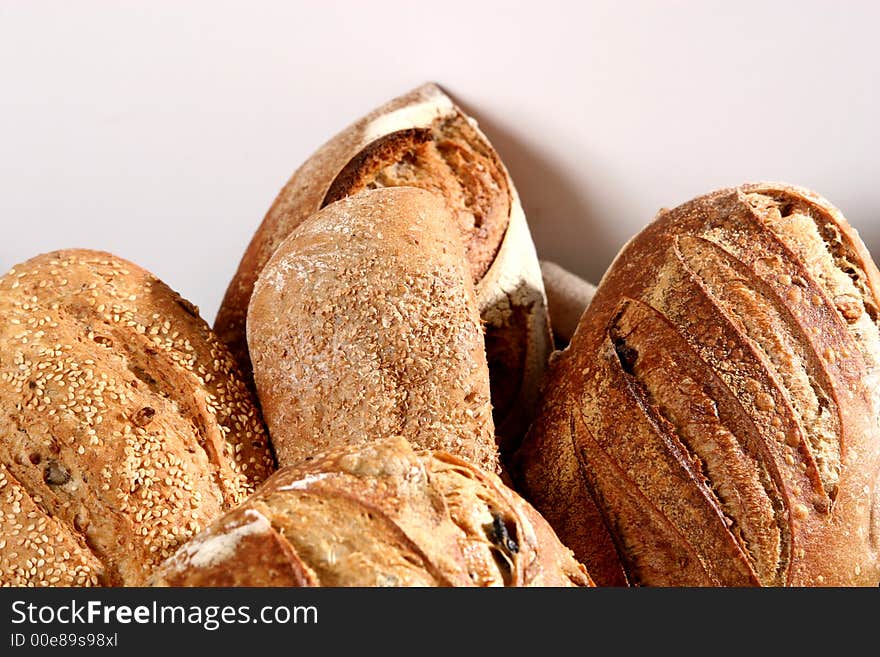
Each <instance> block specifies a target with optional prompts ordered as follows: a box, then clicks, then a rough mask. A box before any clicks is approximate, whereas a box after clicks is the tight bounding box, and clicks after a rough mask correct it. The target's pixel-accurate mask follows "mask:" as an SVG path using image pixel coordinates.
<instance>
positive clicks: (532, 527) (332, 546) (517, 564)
mask: <svg viewBox="0 0 880 657" xmlns="http://www.w3.org/2000/svg"><path fill="white" fill-rule="evenodd" d="M152 583H153V584H155V585H165V586H589V585H591V584H592V582H591V581H590V579H589V576H588V575H587V574H586V571H585V570H584V568H583V566H581V565H580V564H579V563H577V562H576V561H575V560H574V558H573V557H572V555H571V552H570V551H569V550H568V549H567V548H565V547H563V546H562V544H561V543H560V542H559V540H558V539H557V538H556V536H555V535H554V534H553V531H552V530H551V529H550V527H549V525H547V523H546V522H545V521H544V520H543V519H542V518H541V516H539V515H538V514H537V513H536V512H535V510H534V509H533V508H532V507H531V506H529V504H528V503H526V502H525V501H524V500H523V499H522V498H520V497H519V496H518V495H517V494H516V493H514V492H513V491H512V490H510V489H508V488H507V487H505V486H504V485H503V484H502V483H501V481H500V480H499V479H498V478H497V477H496V476H494V475H491V474H488V473H485V472H482V471H481V470H479V469H478V468H475V467H474V466H473V465H471V464H469V463H467V462H465V461H463V460H461V459H459V458H457V457H454V456H451V455H449V454H447V453H444V452H432V451H422V452H418V453H416V452H414V451H413V450H412V448H411V447H410V446H409V444H408V443H407V441H406V440H404V439H403V438H400V437H397V438H390V439H385V440H375V441H373V442H371V443H369V444H368V445H366V446H362V447H357V448H352V447H349V448H347V449H345V450H341V451H335V452H332V453H330V454H328V455H324V456H321V457H318V458H316V459H315V460H313V461H311V462H308V463H304V464H302V465H300V466H291V467H287V468H282V469H281V470H279V471H278V472H277V473H275V475H273V476H272V477H271V478H270V479H269V480H268V481H267V482H266V484H265V485H264V486H262V487H261V488H260V489H259V491H258V492H257V493H256V494H255V495H254V496H253V497H251V498H250V499H249V500H248V501H247V502H246V503H245V504H243V505H242V506H240V507H238V508H237V509H235V510H234V511H232V512H230V513H228V514H227V515H226V516H224V517H223V518H221V519H219V520H217V521H216V522H215V523H214V524H212V525H211V526H210V527H209V528H208V529H207V530H205V531H204V532H202V533H201V534H200V535H199V536H197V537H195V538H194V539H193V540H192V541H190V542H189V543H187V544H186V545H184V546H183V547H181V548H180V549H179V550H178V552H177V553H176V554H175V555H174V556H172V557H171V558H169V559H168V560H167V561H166V562H165V563H164V564H163V565H162V566H161V567H160V568H159V569H157V570H156V571H155V573H154V577H153V582H152Z"/></svg>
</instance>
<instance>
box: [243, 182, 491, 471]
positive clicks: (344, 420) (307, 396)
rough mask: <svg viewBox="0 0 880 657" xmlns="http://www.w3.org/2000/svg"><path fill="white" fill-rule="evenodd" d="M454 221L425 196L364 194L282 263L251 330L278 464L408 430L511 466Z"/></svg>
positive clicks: (309, 224)
mask: <svg viewBox="0 0 880 657" xmlns="http://www.w3.org/2000/svg"><path fill="white" fill-rule="evenodd" d="M452 221H453V218H452V216H451V214H450V212H449V210H448V208H447V206H446V204H445V203H444V202H443V200H442V199H441V198H440V197H438V196H436V195H434V194H432V193H430V192H427V191H425V190H423V189H417V188H415V187H391V188H385V189H376V190H369V191H364V192H361V193H359V194H356V195H354V196H350V197H347V198H344V199H341V200H339V201H337V202H335V203H332V204H330V205H328V206H327V207H326V208H324V209H323V210H321V211H320V212H318V213H317V214H315V215H313V216H312V217H310V218H309V219H307V220H306V221H305V222H303V223H302V224H301V225H300V226H299V227H298V228H297V230H296V232H294V233H293V234H292V235H291V236H290V237H288V238H287V240H285V241H284V242H283V243H282V244H281V245H280V246H279V247H278V249H277V250H276V251H275V254H274V255H273V256H272V258H270V260H269V262H268V263H267V264H266V266H265V267H264V268H263V271H262V273H261V274H260V278H259V280H258V281H257V283H256V285H255V286H254V292H253V296H252V297H251V303H250V311H249V313H248V320H247V325H248V342H249V346H250V354H251V357H252V359H253V366H254V380H255V382H256V386H257V391H258V393H259V398H260V403H261V405H262V408H263V413H264V416H265V418H266V422H267V424H268V427H269V432H270V435H271V436H272V444H273V446H274V448H275V451H276V453H277V455H278V462H279V464H281V465H295V464H297V463H300V462H302V461H303V460H304V459H306V458H309V457H311V456H314V455H315V454H317V453H319V452H324V451H326V450H328V449H333V448H337V447H341V446H343V445H347V444H358V443H362V442H364V441H366V440H369V439H370V436H376V435H379V436H389V435H395V434H399V435H402V436H404V437H406V438H407V439H409V440H411V441H413V444H414V445H416V446H418V447H421V448H426V449H442V450H445V451H448V452H450V453H453V454H456V455H458V456H461V457H462V458H465V459H468V460H470V461H471V462H473V463H475V464H477V465H479V466H481V467H483V468H486V469H489V470H496V469H497V468H498V450H497V447H496V444H495V436H494V432H493V424H492V411H491V405H490V399H489V372H488V369H487V365H486V354H485V348H484V343H483V331H482V327H481V325H480V314H479V310H478V308H477V300H476V297H475V295H474V286H473V284H472V283H471V278H470V274H469V271H468V268H467V261H466V259H465V255H464V251H463V249H462V247H461V242H460V240H459V239H458V238H457V236H456V235H455V232H454V228H453V226H454V224H453V223H452Z"/></svg>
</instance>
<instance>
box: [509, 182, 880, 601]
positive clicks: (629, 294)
mask: <svg viewBox="0 0 880 657" xmlns="http://www.w3.org/2000/svg"><path fill="white" fill-rule="evenodd" d="M878 283H880V280H878V273H877V269H876V267H875V265H874V263H873V262H872V261H871V258H870V257H869V255H868V253H867V252H866V250H865V248H864V246H863V245H862V243H861V241H860V240H859V238H858V235H857V233H856V232H855V231H854V230H853V229H852V228H850V227H849V225H848V224H847V222H846V220H845V219H844V218H843V216H842V215H841V214H840V212H839V211H838V210H836V209H835V208H834V207H832V206H831V205H830V204H829V203H828V202H827V201H825V200H823V199H821V198H820V197H818V196H816V195H815V194H813V193H811V192H808V191H805V190H803V189H799V188H795V187H790V186H786V185H781V184H770V183H767V184H753V185H744V186H741V187H738V188H735V189H727V190H722V191H719V192H715V193H713V194H709V195H707V196H704V197H700V198H698V199H695V200H693V201H691V202H689V203H686V204H684V205H682V206H680V207H678V208H676V209H674V210H671V211H663V212H661V213H660V214H659V215H658V217H657V218H656V219H655V221H654V222H653V223H651V224H650V225H649V226H648V227H647V228H645V229H644V230H643V231H642V232H641V233H640V234H639V235H638V236H636V237H635V238H634V239H633V240H632V241H631V242H630V243H629V244H627V245H626V247H624V249H623V250H622V252H621V253H620V254H619V255H618V256H617V258H616V259H615V261H614V263H613V265H612V266H611V268H610V270H609V271H608V272H607V273H606V275H605V276H604V278H603V279H602V282H601V284H600V285H599V289H598V291H597V293H596V296H595V298H594V299H593V301H592V303H591V304H590V306H589V308H588V309H587V311H586V313H585V314H584V316H583V318H582V319H581V322H580V325H579V326H578V329H577V331H576V333H575V335H574V337H573V339H572V342H571V345H570V347H569V348H568V349H567V350H566V351H565V352H563V353H562V354H561V355H560V356H559V358H557V359H556V360H555V362H554V364H553V366H552V368H551V369H552V373H551V374H550V377H549V382H548V385H547V390H546V398H545V402H544V404H543V408H542V409H541V412H540V414H539V416H538V418H537V419H536V421H535V423H534V425H533V428H532V431H531V433H530V435H529V437H528V439H527V440H526V442H525V443H524V446H523V448H522V450H521V451H520V452H519V454H518V457H517V467H518V471H519V473H520V481H521V482H522V484H523V487H524V489H525V491H526V495H527V497H528V498H529V499H530V500H532V502H533V503H534V504H535V505H536V507H537V508H538V509H539V510H540V511H542V512H543V513H544V514H545V516H546V517H547V519H548V520H549V521H550V523H551V525H553V526H554V528H555V529H556V531H557V533H558V534H559V536H560V538H561V539H562V540H563V542H565V543H566V544H567V545H568V546H570V547H571V548H572V549H573V550H574V551H575V555H576V556H577V557H578V558H579V559H581V560H582V561H583V562H584V563H585V564H586V566H587V568H588V569H589V570H590V572H591V574H592V575H593V577H594V578H595V579H596V581H597V582H598V583H600V584H609V583H611V584H621V583H623V582H625V581H627V580H628V581H629V582H630V583H634V584H648V585H669V584H677V585H719V584H721V585H756V584H761V585H823V584H824V585H870V586H876V585H877V583H878V580H880V569H878V540H880V506H878V483H880V482H878V472H880V469H878V466H880V430H878V395H880V386H878V375H880V336H878V329H877V318H878V309H880V304H878V290H880V285H878Z"/></svg>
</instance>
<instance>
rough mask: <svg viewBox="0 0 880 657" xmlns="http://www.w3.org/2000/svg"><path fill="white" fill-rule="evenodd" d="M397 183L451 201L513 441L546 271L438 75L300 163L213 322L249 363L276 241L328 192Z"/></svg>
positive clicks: (529, 397)
mask: <svg viewBox="0 0 880 657" xmlns="http://www.w3.org/2000/svg"><path fill="white" fill-rule="evenodd" d="M395 186H413V187H420V188H423V189H426V190H429V191H432V192H434V193H435V194H437V195H438V196H440V197H441V198H443V199H444V200H445V201H446V203H447V205H448V206H449V210H450V212H451V213H452V215H453V219H454V224H455V227H456V229H457V230H456V232H457V233H458V235H459V236H460V238H461V240H462V242H463V244H464V249H465V252H466V254H467V260H468V265H469V269H470V273H471V276H472V279H473V282H474V283H475V284H476V286H477V299H478V303H479V308H480V312H481V316H482V319H483V321H484V322H485V325H486V336H485V340H486V350H487V353H488V358H489V369H490V371H491V372H492V403H493V407H494V412H495V420H496V426H497V432H498V434H499V435H500V436H501V437H502V438H503V439H504V440H505V442H510V443H513V444H516V443H517V442H518V441H519V440H520V439H521V437H522V434H523V433H524V431H525V428H526V426H527V424H528V421H529V419H530V413H531V412H532V411H533V409H534V405H535V403H536V399H537V393H538V385H539V383H540V380H541V378H542V376H543V372H544V368H545V365H546V362H547V359H548V357H549V354H550V352H551V350H552V344H551V339H550V333H549V329H548V322H547V314H546V302H545V299H544V291H543V287H542V284H541V273H540V269H539V266H538V260H537V256H536V255H535V249H534V245H533V244H532V241H531V236H530V234H529V229H528V226H527V224H526V220H525V215H524V214H523V211H522V207H521V206H520V203H519V198H518V197H517V193H516V189H515V188H514V186H513V183H512V181H511V180H510V177H509V176H508V174H507V171H506V170H505V168H504V165H503V164H502V163H501V160H500V159H499V157H498V155H497V154H496V153H495V151H494V149H493V148H492V146H491V144H490V143H489V142H488V140H487V139H486V137H485V136H484V135H483V134H482V133H481V132H480V131H479V129H478V128H477V126H476V123H475V122H474V121H473V119H470V118H469V117H467V116H465V115H464V114H463V113H462V112H461V110H460V109H458V108H457V107H456V106H455V105H454V104H453V103H452V101H451V100H450V99H449V97H448V96H447V95H446V94H444V93H443V92H442V91H441V90H440V89H439V88H438V87H437V86H435V85H433V84H427V85H424V86H422V87H419V88H418V89H416V90H414V91H412V92H411V93H409V94H406V95H405V96H401V97H400V98H396V99H394V100H392V101H391V102H389V103H388V104H386V105H384V106H382V107H380V108H379V109H377V110H375V111H374V112H372V113H370V114H369V115H367V116H366V117H364V118H363V119H361V120H360V121H358V122H356V123H355V124H353V125H352V126H350V127H349V128H347V129H346V130H344V131H343V132H341V133H339V134H338V135H336V136H335V137H334V138H333V139H331V140H330V141H329V142H327V143H326V144H325V145H324V146H323V147H321V149H320V150H318V151H317V152H316V153H315V154H314V155H313V156H312V157H311V158H310V159H309V160H308V161H306V162H305V163H304V164H303V165H302V166H301V167H300V168H299V169H298V170H297V171H296V173H294V174H293V177H292V178H291V179H290V181H289V182H288V183H287V185H286V186H285V187H284V189H282V190H281V192H280V193H279V195H278V197H277V198H276V200H275V202H274V204H273V205H272V207H271V209H270V210H269V212H268V214H267V215H266V217H265V219H264V220H263V223H262V225H261V226H260V227H259V229H258V230H257V232H256V234H255V235H254V237H253V240H252V241H251V243H250V245H249V246H248V248H247V251H246V252H245V254H244V257H243V258H242V261H241V264H240V265H239V268H238V271H237V272H236V274H235V276H234V278H233V280H232V282H231V283H230V285H229V288H228V289H227V291H226V296H225V297H224V299H223V303H222V305H221V307H220V311H219V313H218V315H217V320H216V323H215V329H216V331H217V333H218V335H220V337H221V338H222V339H223V340H225V341H226V342H227V344H229V346H230V348H231V350H232V352H233V354H234V355H235V356H236V358H237V359H238V360H239V363H240V364H241V366H242V369H243V370H244V371H246V372H250V361H249V357H248V351H247V344H246V332H245V320H246V316H247V308H248V303H249V301H250V298H251V293H252V291H253V287H254V284H255V282H256V280H257V278H258V277H259V275H260V272H261V271H262V270H263V267H265V265H266V263H267V262H268V261H269V258H270V257H271V256H272V254H273V253H274V252H275V250H276V249H277V248H278V247H279V246H280V245H281V243H282V242H283V241H284V240H285V239H286V238H287V236H288V235H290V234H291V232H293V231H294V229H296V227H297V226H299V225H300V224H301V223H302V222H303V221H305V220H306V219H307V218H308V217H309V216H310V215H312V214H314V213H315V212H317V211H318V210H320V209H321V208H323V207H325V206H327V205H329V204H330V203H333V202H334V201H337V200H340V199H342V198H344V197H346V196H351V195H353V194H356V193H358V192H360V191H363V190H366V189H372V188H380V187H395ZM413 248H417V247H416V246H414V247H413Z"/></svg>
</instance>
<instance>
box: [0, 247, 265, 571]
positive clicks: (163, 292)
mask: <svg viewBox="0 0 880 657" xmlns="http://www.w3.org/2000/svg"><path fill="white" fill-rule="evenodd" d="M0 314H2V316H3V317H4V322H3V324H2V326H0V435H2V436H3V440H2V441H0V466H2V482H0V489H2V492H0V504H2V511H3V514H2V518H3V522H4V525H5V528H4V532H3V537H4V543H3V547H2V548H0V563H2V567H3V570H2V571H0V581H2V583H4V584H6V583H11V584H33V585H38V584H44V583H46V582H49V583H61V582H64V583H71V584H74V583H75V584H86V583H87V584H96V583H100V584H113V585H120V584H126V585H137V584H142V583H143V582H144V581H145V579H146V577H147V575H148V573H149V571H150V569H151V567H152V566H153V565H155V564H157V563H159V562H160V561H162V559H164V558H165V556H167V555H168V554H170V553H171V552H173V551H174V550H176V549H177V547H178V546H179V545H180V544H181V543H183V542H184V541H186V540H187V539H188V538H189V537H190V536H192V535H194V534H195V533H197V532H198V531H200V530H201V529H202V528H203V527H204V526H205V525H206V524H207V523H208V522H210V521H211V520H213V519H214V518H216V517H217V516H219V515H220V514H221V513H222V512H224V511H225V510H227V509H229V508H231V507H232V506H234V505H235V504H238V503H239V502H241V501H243V500H244V499H245V498H246V497H247V496H248V495H249V494H250V493H251V492H252V491H253V488H254V485H255V484H256V483H259V482H260V481H262V480H263V479H264V478H265V477H266V476H268V473H269V472H270V471H271V469H272V467H273V464H272V458H271V454H270V452H269V451H268V445H267V440H266V435H265V431H264V429H263V425H262V421H261V419H260V417H259V413H258V411H257V409H256V408H255V406H254V404H253V400H252V398H251V396H250V394H249V393H248V391H247V388H246V387H245V386H244V384H243V383H242V381H241V378H240V376H239V374H238V372H237V369H236V367H235V364H234V362H233V360H232V357H231V356H230V354H229V352H228V350H227V349H226V347H225V346H224V345H223V344H222V343H221V342H220V341H219V340H218V339H217V338H216V336H214V335H213V333H212V332H211V330H210V328H209V327H208V326H207V324H205V322H204V321H203V320H201V319H200V318H199V316H198V309H197V308H195V307H194V306H193V305H192V304H190V303H189V302H187V301H186V300H184V299H182V298H181V297H180V296H179V295H177V294H176V293H175V292H173V291H172V290H170V289H169V288H168V287H167V286H165V285H164V284H162V283H161V282H160V281H158V280H157V279H155V278H154V277H152V276H151V275H150V274H148V273H147V272H145V271H144V270H143V269H141V268H139V267H137V266H135V265H133V264H131V263H129V262H126V261H124V260H121V259H119V258H116V257H114V256H111V255H109V254H106V253H100V252H95V251H83V250H69V251H58V252H54V253H50V254H46V255H42V256H38V257H36V258H33V259H31V260H29V261H28V262H26V263H24V264H22V265H19V266H17V267H16V268H14V269H13V270H11V271H10V272H9V273H7V274H6V275H5V276H4V277H3V278H2V279H0ZM40 550H42V552H40ZM34 552H36V556H35V554H34ZM28 563H30V564H31V565H30V568H25V569H24V570H22V569H21V568H18V566H21V565H22V564H24V565H25V566H27V565H28ZM55 578H57V581H54V582H53V579H55Z"/></svg>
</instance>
